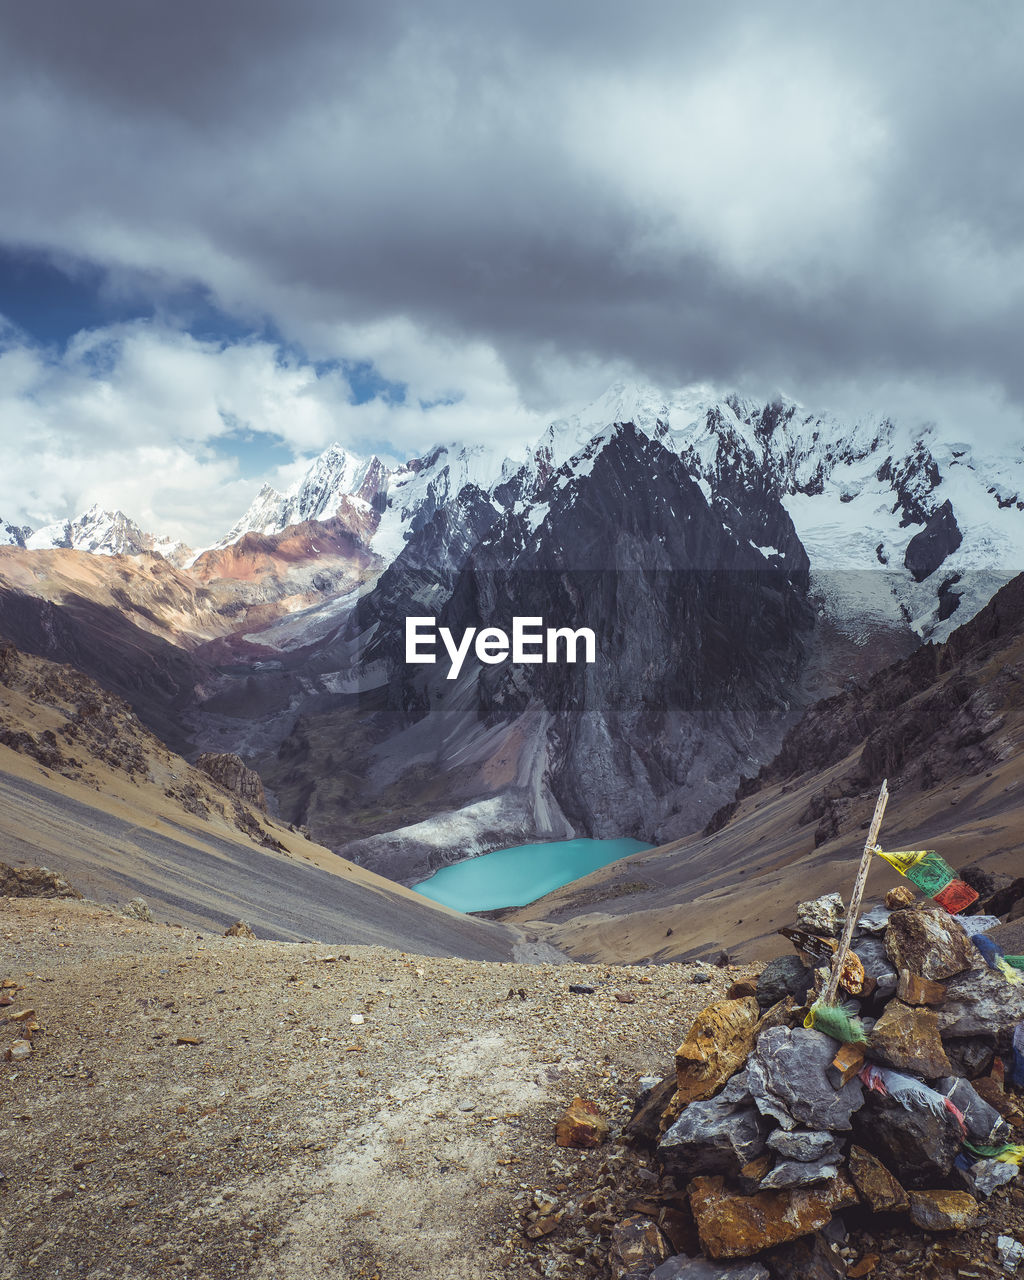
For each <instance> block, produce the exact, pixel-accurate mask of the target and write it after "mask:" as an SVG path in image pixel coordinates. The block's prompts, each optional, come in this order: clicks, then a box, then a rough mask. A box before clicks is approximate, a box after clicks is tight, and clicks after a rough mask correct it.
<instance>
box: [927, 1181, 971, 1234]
mask: <svg viewBox="0 0 1024 1280" xmlns="http://www.w3.org/2000/svg"><path fill="white" fill-rule="evenodd" d="M979 1216H980V1209H979V1207H978V1202H977V1200H975V1198H974V1197H973V1196H970V1195H968V1194H967V1192H966V1191H911V1193H910V1220H911V1222H913V1223H914V1225H915V1226H917V1227H921V1228H922V1230H924V1231H968V1230H969V1229H970V1228H971V1227H973V1226H974V1225H975V1224H976V1223H977V1221H978V1218H979Z"/></svg>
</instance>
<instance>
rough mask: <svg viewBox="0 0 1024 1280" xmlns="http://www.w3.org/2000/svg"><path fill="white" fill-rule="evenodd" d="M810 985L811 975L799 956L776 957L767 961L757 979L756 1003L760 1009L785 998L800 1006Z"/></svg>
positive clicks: (769, 1006)
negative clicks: (790, 997)
mask: <svg viewBox="0 0 1024 1280" xmlns="http://www.w3.org/2000/svg"><path fill="white" fill-rule="evenodd" d="M810 985H811V974H810V972H809V970H808V969H807V967H806V966H805V965H804V963H803V962H802V961H801V959H800V957H799V956H778V957H777V958H776V959H775V960H769V961H768V963H767V964H766V965H765V967H764V968H763V969H762V970H761V973H760V976H759V977H758V979H757V1003H758V1004H759V1005H760V1006H761V1008H762V1009H770V1008H771V1007H772V1005H775V1004H778V1003H779V1001H780V1000H785V998H786V997H787V996H792V998H793V999H794V1000H795V1001H796V1002H797V1003H798V1004H802V1003H803V1001H804V997H805V996H806V995H807V988H808V987H809V986H810Z"/></svg>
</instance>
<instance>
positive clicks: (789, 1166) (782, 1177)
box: [761, 1155, 842, 1191]
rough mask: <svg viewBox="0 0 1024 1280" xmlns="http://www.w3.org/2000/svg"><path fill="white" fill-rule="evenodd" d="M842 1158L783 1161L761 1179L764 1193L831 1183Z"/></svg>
mask: <svg viewBox="0 0 1024 1280" xmlns="http://www.w3.org/2000/svg"><path fill="white" fill-rule="evenodd" d="M841 1163H842V1157H840V1156H838V1155H833V1156H822V1158H821V1159H820V1160H783V1161H782V1162H781V1164H777V1165H776V1166H775V1168H774V1169H772V1170H771V1172H770V1173H767V1174H765V1176H764V1177H763V1178H762V1179H761V1187H762V1188H763V1189H764V1190H765V1191H777V1190H780V1189H781V1188H784V1187H810V1186H814V1184H815V1183H818V1182H831V1180H832V1179H833V1178H834V1177H835V1176H836V1174H837V1173H838V1172H839V1165H840V1164H841Z"/></svg>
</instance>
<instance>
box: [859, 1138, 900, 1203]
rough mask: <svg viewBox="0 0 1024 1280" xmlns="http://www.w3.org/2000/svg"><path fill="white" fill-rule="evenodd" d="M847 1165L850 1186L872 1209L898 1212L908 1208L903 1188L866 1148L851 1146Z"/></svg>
mask: <svg viewBox="0 0 1024 1280" xmlns="http://www.w3.org/2000/svg"><path fill="white" fill-rule="evenodd" d="M847 1164H848V1168H849V1170H850V1177H851V1178H852V1179H853V1185H854V1186H855V1187H856V1188H857V1190H858V1191H859V1192H860V1197H861V1199H862V1200H863V1201H864V1203H865V1204H866V1205H868V1206H869V1208H870V1209H871V1210H872V1212H874V1213H902V1212H904V1211H905V1210H906V1209H907V1208H908V1207H909V1201H908V1200H907V1193H906V1191H904V1189H903V1187H902V1186H901V1185H900V1183H899V1182H898V1181H897V1180H896V1178H894V1177H893V1175H892V1174H891V1173H890V1172H889V1170H888V1169H887V1168H886V1167H885V1165H884V1164H882V1162H881V1160H879V1159H878V1158H877V1157H876V1156H873V1155H872V1154H871V1152H870V1151H865V1150H864V1148H863V1147H858V1146H856V1145H854V1146H852V1147H851V1148H850V1154H849V1157H848V1161H847Z"/></svg>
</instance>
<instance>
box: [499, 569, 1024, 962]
mask: <svg viewBox="0 0 1024 1280" xmlns="http://www.w3.org/2000/svg"><path fill="white" fill-rule="evenodd" d="M1022 747H1024V575H1022V576H1020V577H1018V578H1015V579H1014V580H1013V581H1012V582H1010V583H1009V584H1008V585H1007V586H1006V587H1004V588H1003V589H1002V590H1001V591H1000V592H999V593H998V594H997V595H996V596H995V597H994V599H993V600H992V601H990V603H989V604H988V605H987V606H986V607H985V608H984V609H983V610H982V611H981V613H979V614H978V615H977V616H976V617H975V618H974V619H972V621H971V622H969V623H967V624H966V625H965V626H963V627H961V628H960V629H959V630H958V631H956V632H954V633H953V634H952V635H951V636H950V638H949V640H948V641H947V642H946V643H944V644H941V645H934V644H930V645H925V646H923V647H922V648H921V649H919V650H917V651H915V652H914V653H913V654H911V655H910V657H908V658H906V659H904V660H902V661H900V662H897V663H894V664H893V665H891V666H890V667H887V668H885V669H884V670H883V671H880V672H878V673H877V674H876V675H875V676H873V677H872V678H871V679H869V680H867V681H865V682H864V684H863V685H859V686H857V687H855V688H851V689H850V690H849V691H847V692H844V693H843V694H840V695H837V696H836V697H833V698H828V699H826V700H824V701H822V702H819V703H818V704H816V705H815V706H814V707H812V708H810V710H808V712H807V713H806V714H805V715H804V717H803V718H802V719H801V721H800V722H799V723H798V724H797V725H796V726H794V728H793V729H791V730H790V731H789V733H788V734H787V736H786V738H785V741H784V743H783V746H782V749H781V751H780V753H779V754H778V756H777V757H776V758H775V760H773V761H772V762H771V763H770V764H769V765H767V766H766V767H765V768H764V769H762V770H761V772H760V773H759V775H758V777H757V778H756V779H753V780H748V781H747V782H746V783H745V784H743V785H742V786H741V788H740V799H739V800H738V802H737V803H735V804H731V805H729V806H727V807H726V809H725V810H723V811H721V812H720V813H719V814H718V815H716V817H715V819H713V821H712V823H711V824H709V829H708V832H707V833H705V834H703V835H695V836H692V837H690V838H688V839H684V840H680V841H676V842H674V843H672V844H667V845H664V846H662V847H661V848H658V849H654V850H650V851H647V852H643V853H639V854H636V855H634V856H633V857H631V858H627V859H624V860H623V861H621V862H617V863H614V864H613V865H611V866H609V867H605V868H602V869H601V870H600V871H597V872H595V873H594V874H592V875H590V876H588V877H586V878H585V879H584V880H579V881H576V882H575V883H574V884H572V885H567V886H565V888H563V889H560V890H557V891H556V892H555V893H553V894H549V895H548V896H547V897H546V898H543V899H540V900H539V901H538V902H536V903H533V904H531V906H529V907H525V908H522V909H521V910H518V911H514V912H508V913H505V914H504V915H503V918H504V919H507V920H514V921H518V922H520V923H522V922H523V921H526V920H530V921H532V922H537V921H542V920H543V921H546V922H547V924H546V928H545V929H544V936H545V937H546V938H547V939H548V940H549V941H551V942H553V943H555V945H557V946H559V947H562V948H564V949H565V950H567V951H568V952H569V953H570V954H572V955H574V956H576V957H578V958H582V957H599V958H600V959H602V960H611V959H613V958H614V959H618V960H638V959H642V958H644V957H651V958H654V959H657V960H669V959H678V958H680V957H684V956H686V957H691V956H694V955H707V954H709V953H712V952H715V951H717V950H718V949H720V948H722V947H728V948H729V950H730V951H732V952H733V954H735V955H739V956H754V957H767V956H771V955H773V954H777V952H778V941H777V939H775V937H774V931H775V930H776V929H777V928H778V927H779V926H780V925H783V924H786V923H789V922H790V921H791V917H792V913H793V907H794V905H795V904H796V903H797V902H798V901H800V900H802V899H804V898H808V897H813V896H815V895H817V894H819V893H824V892H831V891H833V890H838V891H840V892H841V893H843V894H844V896H846V895H847V894H848V893H849V890H850V887H851V885H852V882H853V878H854V874H855V871H856V865H857V859H858V857H859V854H860V849H861V847H862V843H863V838H864V834H863V833H864V831H865V830H866V828H867V825H868V820H869V819H870V816H871V812H872V809H873V807H874V801H875V795H876V793H877V790H878V786H879V784H880V782H881V780H882V778H883V777H888V780H889V788H890V791H891V793H892V795H891V799H890V802H889V809H888V813H887V815H886V823H885V826H884V828H883V832H882V839H881V843H882V846H883V847H884V848H889V849H905V848H912V849H920V848H935V849H937V850H938V851H939V852H940V853H941V854H942V855H943V857H944V858H945V859H946V860H947V862H949V863H950V864H951V865H952V866H954V867H965V866H968V865H973V864H978V865H980V866H982V867H984V868H986V869H989V870H997V871H1003V872H1006V873H1009V874H1013V875H1019V874H1020V872H1021V869H1022V863H1024V837H1022V835H1021V832H1022V830H1024V752H1022ZM894 879H895V873H894V872H893V871H892V870H891V868H889V867H888V866H886V865H885V864H883V863H881V861H880V860H876V865H875V866H874V869H873V871H872V875H871V879H870V881H869V895H870V894H872V893H873V894H875V895H876V896H881V895H882V894H884V892H885V889H886V888H888V887H890V886H891V885H892V883H893V881H894Z"/></svg>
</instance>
